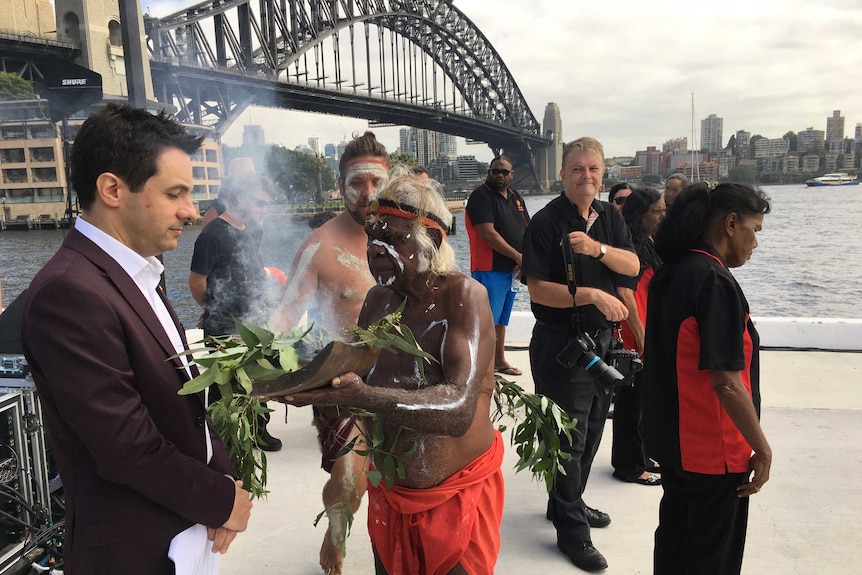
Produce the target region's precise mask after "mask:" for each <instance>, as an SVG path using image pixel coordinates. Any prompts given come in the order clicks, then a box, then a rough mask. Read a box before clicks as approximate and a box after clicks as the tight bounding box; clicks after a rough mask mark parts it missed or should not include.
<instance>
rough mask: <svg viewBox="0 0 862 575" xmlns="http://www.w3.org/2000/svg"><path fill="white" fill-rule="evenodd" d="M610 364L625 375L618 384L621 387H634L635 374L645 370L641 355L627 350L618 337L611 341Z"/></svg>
mask: <svg viewBox="0 0 862 575" xmlns="http://www.w3.org/2000/svg"><path fill="white" fill-rule="evenodd" d="M607 357H608V363H609V364H610V365H612V366H613V367H614V368H615V369H616V370H617V371H619V372H620V373H621V374H622V375H623V379H622V380H620V381H617V382H616V384H617V385H619V386H621V387H632V386H634V384H635V374H637V373H638V372H639V371H640V370H642V369H643V368H644V364H643V362H642V361H641V358H640V355H639V354H638V352H637V351H635V350H633V349H625V347H623V340H622V339H620V338H619V337H618V336H617V337H614V339H613V341H611V348H610V350H609V351H608V356H607Z"/></svg>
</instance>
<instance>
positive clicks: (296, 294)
mask: <svg viewBox="0 0 862 575" xmlns="http://www.w3.org/2000/svg"><path fill="white" fill-rule="evenodd" d="M338 171H339V178H338V189H339V191H340V192H341V195H342V197H343V198H344V207H345V209H344V211H343V212H341V213H340V214H339V215H337V216H336V217H334V218H332V219H331V220H329V221H328V222H326V223H325V224H323V225H322V226H320V227H319V228H317V229H316V230H314V231H313V232H312V233H311V234H310V235H309V236H308V237H307V238H306V239H305V241H304V242H303V243H302V245H301V246H300V247H299V250H297V253H296V256H295V257H294V259H293V263H292V264H291V267H290V271H289V272H288V274H287V277H288V278H289V283H288V285H287V287H286V288H285V290H284V297H283V298H282V301H281V304H280V305H279V306H278V308H277V309H276V310H275V312H274V313H273V314H272V316H271V317H270V321H269V328H270V329H271V330H272V331H274V332H282V331H285V330H286V329H289V328H291V327H293V326H295V325H296V324H297V323H298V322H299V320H300V318H301V317H302V315H303V314H304V313H305V312H306V311H308V314H309V323H312V322H314V324H315V326H317V327H319V328H322V329H323V330H324V331H326V332H327V334H328V335H329V336H330V337H332V338H340V337H342V330H343V329H344V328H346V327H349V326H351V325H354V324H356V322H357V321H358V319H359V311H360V309H361V307H362V302H363V301H364V300H365V296H366V294H367V293H368V290H369V289H371V287H372V286H373V285H374V279H373V278H372V277H371V273H370V272H369V271H368V262H367V261H366V257H365V251H366V244H367V241H368V238H367V237H366V235H365V217H366V211H367V209H368V205H369V204H370V203H371V202H372V201H374V199H375V198H376V197H377V194H378V193H379V192H380V190H381V189H382V188H383V186H384V185H385V184H386V181H387V180H388V178H389V154H387V152H386V148H385V147H384V146H383V144H381V143H380V142H378V141H377V138H376V137H375V136H374V134H373V133H372V132H365V134H363V135H362V136H358V137H356V138H354V139H353V140H352V141H351V142H350V143H348V144H347V146H346V147H345V149H344V154H343V155H342V156H341V159H340V161H339V164H338ZM315 415H316V417H315V425H316V426H317V429H318V433H319V437H320V445H321V450H322V451H323V461H322V465H321V466H322V467H323V468H324V469H325V470H326V471H328V472H329V473H330V474H331V476H330V478H329V480H328V481H327V483H326V485H325V486H324V488H323V503H324V505H325V507H326V512H327V516H328V519H329V527H328V528H327V530H326V535H325V536H324V539H323V545H322V546H321V548H320V566H321V568H322V569H323V572H324V573H326V575H340V574H341V572H342V566H343V562H344V560H343V557H342V555H341V550H340V548H341V542H342V541H343V539H344V533H343V528H344V526H345V522H344V516H345V513H346V512H347V511H346V509H347V506H349V509H350V510H351V511H350V512H351V513H355V512H356V511H357V510H358V509H359V505H360V503H361V502H362V496H363V495H364V494H365V490H366V477H365V471H366V470H367V469H368V462H367V459H366V458H364V457H360V456H359V455H357V454H356V453H355V452H352V451H351V452H349V453H348V454H346V455H344V456H342V457H337V456H338V452H339V451H340V450H341V448H342V447H343V446H344V445H345V444H346V443H347V442H349V441H350V440H352V439H353V438H354V437H357V436H358V435H360V430H359V428H358V426H357V423H356V418H355V417H344V416H341V415H339V414H338V412H337V411H336V410H328V409H327V410H316V413H315Z"/></svg>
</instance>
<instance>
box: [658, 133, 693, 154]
mask: <svg viewBox="0 0 862 575" xmlns="http://www.w3.org/2000/svg"><path fill="white" fill-rule="evenodd" d="M661 151H662V152H670V153H671V154H687V153H688V137H687V136H683V137H681V138H671V139H669V140H665V142H664V144H662V145H661Z"/></svg>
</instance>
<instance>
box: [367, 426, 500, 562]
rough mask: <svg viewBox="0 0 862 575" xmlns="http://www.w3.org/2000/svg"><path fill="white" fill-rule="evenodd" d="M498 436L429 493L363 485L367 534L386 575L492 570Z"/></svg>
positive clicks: (497, 505) (497, 536) (497, 525)
mask: <svg viewBox="0 0 862 575" xmlns="http://www.w3.org/2000/svg"><path fill="white" fill-rule="evenodd" d="M503 452H504V449H503V438H502V436H501V435H500V432H499V431H496V430H495V431H494V441H493V442H492V443H491V446H490V447H489V448H488V450H487V451H486V452H485V453H483V454H482V455H480V456H479V457H477V458H476V459H474V460H473V461H471V462H470V463H469V464H467V466H465V467H464V468H463V469H461V470H460V471H458V472H457V473H455V474H454V475H452V476H451V477H449V478H448V479H446V480H445V481H443V482H442V483H441V484H440V485H437V486H435V487H431V488H429V489H410V488H406V487H400V486H397V485H396V486H394V487H393V488H392V489H391V490H387V489H386V487H385V486H384V485H383V484H382V483H381V484H380V487H376V488H375V487H373V486H371V485H369V488H368V532H369V534H370V535H371V543H372V545H373V546H374V549H375V551H376V552H377V555H378V556H379V557H380V560H381V561H382V562H383V566H384V567H385V568H386V572H387V573H389V575H419V574H421V575H445V574H446V573H448V572H449V571H451V570H452V568H453V567H455V565H458V564H459V563H460V564H461V566H462V567H463V568H464V569H465V570H466V571H467V573H470V574H471V575H485V574H489V575H490V574H492V573H493V572H494V565H495V564H496V562H497V555H498V554H499V552H500V522H501V521H502V519H503V499H504V487H503V473H502V471H501V470H500V465H501V464H502V463H503Z"/></svg>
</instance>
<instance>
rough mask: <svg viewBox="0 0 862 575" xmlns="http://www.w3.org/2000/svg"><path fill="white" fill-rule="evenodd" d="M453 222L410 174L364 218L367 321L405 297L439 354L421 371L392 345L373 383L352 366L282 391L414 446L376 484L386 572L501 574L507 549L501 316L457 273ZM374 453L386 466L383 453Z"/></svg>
mask: <svg viewBox="0 0 862 575" xmlns="http://www.w3.org/2000/svg"><path fill="white" fill-rule="evenodd" d="M451 223H452V215H451V214H450V213H449V212H448V210H447V209H446V205H445V202H444V201H443V199H442V198H441V197H440V195H439V194H437V193H436V192H434V191H433V190H431V189H429V188H428V187H427V186H426V185H425V184H424V183H423V181H422V180H420V179H419V178H417V177H416V176H413V175H407V176H401V177H396V178H394V179H392V180H390V182H389V184H388V185H387V186H386V188H385V189H384V190H383V191H382V192H381V194H380V196H379V197H378V198H377V201H376V202H373V203H372V204H371V205H370V206H369V217H368V220H367V221H366V224H365V232H366V234H367V235H368V249H367V255H368V266H369V268H370V270H371V275H372V276H373V277H374V280H375V282H376V285H375V286H374V287H373V288H371V290H370V291H369V292H368V296H367V297H366V298H365V302H364V304H363V306H362V312H361V314H360V317H359V324H360V325H361V326H363V327H367V326H368V325H370V324H372V323H374V322H376V321H378V320H379V319H381V318H382V317H384V316H386V315H387V314H390V313H392V312H393V311H395V310H397V309H398V308H399V306H401V305H402V303H403V304H404V309H403V311H402V315H401V325H402V326H407V327H409V328H410V330H411V331H412V333H413V334H414V335H415V337H416V340H417V342H418V343H419V345H420V346H421V348H422V349H423V350H425V351H426V352H428V353H430V354H431V355H433V356H434V358H435V359H436V360H437V361H436V362H432V363H431V364H430V365H429V364H426V365H425V366H424V370H420V369H419V365H418V363H417V362H418V361H420V360H418V359H417V358H416V357H415V356H413V355H410V354H408V353H404V352H401V351H398V350H395V353H389V352H384V353H381V354H380V356H379V357H378V359H377V362H376V364H375V365H374V367H373V368H372V369H371V372H370V373H369V374H368V376H367V377H366V379H365V380H363V379H362V378H361V377H360V376H358V375H357V374H355V373H352V372H351V373H346V374H343V375H340V376H338V377H335V378H333V380H332V385H331V386H327V387H324V388H320V389H316V390H313V391H308V392H303V393H297V394H294V395H293V396H290V397H287V398H285V400H286V401H287V402H288V403H291V404H293V405H308V404H314V405H318V406H352V407H357V408H360V409H363V410H366V411H369V412H372V413H374V414H376V416H377V419H378V420H379V422H380V423H381V424H382V428H383V432H384V443H383V447H384V449H385V450H386V451H387V452H390V453H405V452H413V454H412V455H410V456H407V457H404V458H403V459H402V463H403V465H404V468H405V473H404V475H403V477H402V476H400V475H395V476H394V477H393V479H394V486H393V487H392V489H391V490H390V489H387V488H386V487H385V485H384V484H383V483H380V485H379V487H373V486H369V508H368V530H369V534H370V536H371V543H372V547H373V550H374V557H375V567H376V572H377V573H378V574H385V573H391V574H392V575H395V574H396V573H453V574H460V573H493V571H494V564H495V563H496V560H497V554H498V552H499V548H500V521H501V520H502V513H503V477H502V472H501V470H500V465H501V463H502V459H503V442H502V438H501V436H500V433H499V432H498V431H496V430H495V429H494V427H493V425H492V424H491V420H490V405H491V394H492V392H493V389H494V371H493V370H494V365H493V359H494V342H495V334H494V322H493V319H492V317H491V311H490V309H489V306H488V299H487V295H486V293H485V290H484V288H483V287H482V286H481V284H479V283H478V282H476V281H475V280H473V279H472V278H471V277H469V276H467V275H465V274H463V273H461V272H460V271H456V270H455V264H454V262H455V256H454V252H453V251H452V248H451V247H450V246H449V243H448V242H447V241H446V234H447V233H448V232H449V228H450V226H451ZM405 300H406V301H405ZM371 458H372V463H373V465H374V468H375V469H377V470H385V468H386V466H385V465H384V457H383V455H378V453H377V452H372V455H371Z"/></svg>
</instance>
